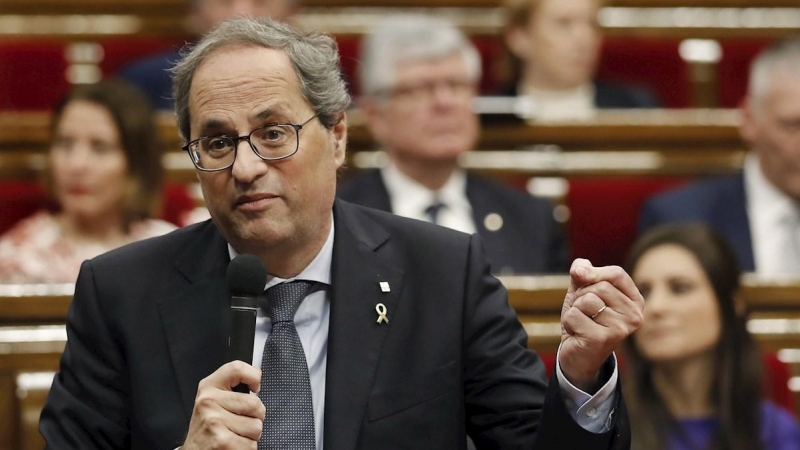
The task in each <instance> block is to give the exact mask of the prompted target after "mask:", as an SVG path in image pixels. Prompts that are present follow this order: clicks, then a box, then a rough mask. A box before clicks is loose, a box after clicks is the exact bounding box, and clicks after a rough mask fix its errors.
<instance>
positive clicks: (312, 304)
mask: <svg viewBox="0 0 800 450" xmlns="http://www.w3.org/2000/svg"><path fill="white" fill-rule="evenodd" d="M333 233H334V227H333V217H331V231H330V232H329V233H328V239H327V240H326V241H325V244H323V245H322V248H321V249H320V251H319V253H317V256H315V257H314V259H313V260H312V261H311V264H309V265H308V267H306V268H305V269H303V271H302V272H300V273H299V274H298V275H297V276H296V277H294V278H289V279H283V278H278V277H273V276H267V285H266V287H265V288H264V290H267V289H269V288H271V287H272V286H275V285H277V284H280V283H283V282H287V281H294V280H306V281H315V282H317V283H320V284H319V285H316V286H314V288H312V291H311V293H310V294H308V295H307V296H306V298H305V299H304V300H303V301H302V303H300V306H299V307H298V308H297V312H296V313H295V315H294V326H295V328H297V335H298V336H299V337H300V343H301V344H302V345H303V353H304V354H305V356H306V362H307V363H308V379H309V382H310V383H311V403H312V406H313V407H314V437H315V438H316V441H317V448H318V449H320V450H321V449H322V439H323V433H324V431H325V427H324V426H323V425H324V423H325V371H326V369H327V367H328V324H329V323H330V317H331V301H330V300H331V299H330V285H331V262H332V261H333ZM228 252H229V253H230V255H231V260H232V259H233V258H235V257H236V255H237V253H236V250H234V249H233V247H231V246H230V245H228ZM321 285H324V286H321ZM270 331H272V321H271V320H270V318H269V317H267V316H265V315H264V312H263V311H262V310H261V308H259V309H258V315H257V316H256V338H255V344H254V345H253V366H254V367H261V358H262V357H263V356H264V345H265V344H266V343H267V337H269V333H270Z"/></svg>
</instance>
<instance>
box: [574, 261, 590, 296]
mask: <svg viewBox="0 0 800 450" xmlns="http://www.w3.org/2000/svg"><path fill="white" fill-rule="evenodd" d="M593 268H594V267H593V266H592V263H591V262H590V261H589V260H588V259H583V258H577V259H575V261H573V262H572V266H571V267H570V269H569V275H570V277H569V292H575V291H577V290H578V289H580V288H582V287H584V286H586V285H589V284H592V283H594V278H593V272H592V269H593Z"/></svg>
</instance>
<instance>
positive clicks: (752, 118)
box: [739, 95, 759, 144]
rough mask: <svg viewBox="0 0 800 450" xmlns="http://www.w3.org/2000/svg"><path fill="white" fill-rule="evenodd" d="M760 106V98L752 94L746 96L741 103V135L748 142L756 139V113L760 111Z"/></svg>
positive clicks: (750, 142)
mask: <svg viewBox="0 0 800 450" xmlns="http://www.w3.org/2000/svg"><path fill="white" fill-rule="evenodd" d="M758 107H759V105H758V100H757V99H755V98H753V97H752V96H751V95H748V96H747V97H745V98H744V100H742V103H741V105H739V115H740V117H739V135H740V136H741V137H742V139H743V140H744V141H745V142H747V143H748V144H752V143H753V142H754V141H755V140H756V134H757V128H758V126H757V124H756V121H757V120H758V118H757V117H756V115H757V114H758V113H759V112H758V111H756V108H758Z"/></svg>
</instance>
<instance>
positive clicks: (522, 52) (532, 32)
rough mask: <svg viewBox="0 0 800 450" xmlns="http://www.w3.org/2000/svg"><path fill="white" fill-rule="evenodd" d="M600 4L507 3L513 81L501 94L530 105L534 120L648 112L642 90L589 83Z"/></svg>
mask: <svg viewBox="0 0 800 450" xmlns="http://www.w3.org/2000/svg"><path fill="white" fill-rule="evenodd" d="M601 6H602V0H569V1H563V0H507V2H506V7H507V8H506V9H507V23H506V29H505V41H506V45H507V47H508V49H509V51H510V52H511V54H512V56H513V57H514V59H515V65H516V66H517V67H515V70H514V71H515V72H516V74H515V75H516V76H515V79H514V83H515V84H513V85H512V86H511V87H510V88H509V89H507V90H506V91H504V92H501V94H502V95H510V96H525V97H527V98H530V99H532V100H533V102H532V103H533V105H534V107H535V109H534V111H533V118H534V120H536V121H560V120H580V119H590V118H592V117H593V116H594V115H595V113H596V110H597V109H598V108H654V107H657V106H659V104H658V101H657V100H656V98H655V95H654V94H653V93H652V92H650V91H649V90H647V89H644V88H641V87H639V88H637V87H632V86H623V85H619V84H612V83H608V82H601V81H597V80H594V79H593V78H594V75H595V71H596V69H597V64H598V60H599V57H600V46H601V43H602V36H601V32H600V26H599V24H598V22H597V15H598V13H599V11H600V7H601Z"/></svg>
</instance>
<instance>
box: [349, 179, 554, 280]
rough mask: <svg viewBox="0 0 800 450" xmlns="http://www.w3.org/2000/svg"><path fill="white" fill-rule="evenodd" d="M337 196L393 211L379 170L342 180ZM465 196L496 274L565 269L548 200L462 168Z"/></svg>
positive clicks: (546, 271) (551, 207) (548, 271)
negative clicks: (491, 218)
mask: <svg viewBox="0 0 800 450" xmlns="http://www.w3.org/2000/svg"><path fill="white" fill-rule="evenodd" d="M338 196H339V198H341V199H344V200H347V201H349V202H353V203H357V204H359V205H364V206H369V207H371V208H376V209H380V210H382V211H388V212H391V211H392V207H391V204H390V203H389V193H388V192H387V191H386V186H385V185H384V183H383V178H382V177H381V174H380V171H378V170H373V171H369V172H366V173H364V174H362V175H360V176H357V177H356V178H354V179H352V180H349V181H348V182H345V183H343V184H342V185H341V187H340V188H339V192H338ZM467 199H468V200H469V203H470V205H471V206H472V216H473V221H474V222H475V228H476V230H477V231H478V234H480V235H481V238H483V242H484V245H485V246H486V253H487V254H488V255H489V260H490V261H491V263H492V270H493V272H494V273H497V274H503V275H506V274H513V273H517V274H530V273H564V272H567V271H568V270H569V262H568V258H569V255H568V249H567V243H566V239H565V237H564V232H563V229H562V227H561V225H559V224H558V223H557V222H556V221H555V220H554V219H553V206H552V205H551V204H550V202H548V201H546V200H542V199H539V198H535V197H531V196H530V195H528V194H525V193H523V192H519V191H516V190H514V189H511V188H509V187H507V186H503V185H501V184H499V183H495V182H492V181H488V180H485V179H482V178H479V177H476V176H474V175H471V174H467ZM491 213H496V214H499V215H500V216H501V217H502V218H503V227H502V228H500V229H499V230H497V231H490V230H488V229H487V228H486V226H485V225H484V219H485V218H486V216H487V215H489V214H491Z"/></svg>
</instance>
